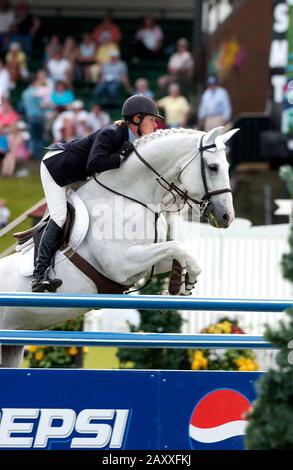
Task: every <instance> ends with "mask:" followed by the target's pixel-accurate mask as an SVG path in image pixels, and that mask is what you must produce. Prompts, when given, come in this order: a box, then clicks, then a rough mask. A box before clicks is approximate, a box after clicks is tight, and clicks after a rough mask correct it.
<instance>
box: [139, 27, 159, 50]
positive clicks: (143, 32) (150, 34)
mask: <svg viewBox="0 0 293 470" xmlns="http://www.w3.org/2000/svg"><path fill="white" fill-rule="evenodd" d="M163 38H164V36H163V33H162V30H161V28H160V26H154V27H153V28H152V29H146V28H145V29H140V30H139V31H137V33H136V35H135V39H137V40H139V41H141V42H142V43H143V44H144V45H145V47H146V48H147V49H150V50H151V51H156V50H157V47H158V44H160V43H161V41H162V40H163Z"/></svg>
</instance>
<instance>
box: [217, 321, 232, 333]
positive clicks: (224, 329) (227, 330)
mask: <svg viewBox="0 0 293 470" xmlns="http://www.w3.org/2000/svg"><path fill="white" fill-rule="evenodd" d="M219 326H220V328H221V330H222V333H231V323H229V322H228V321H227V320H226V321H223V322H222V323H219Z"/></svg>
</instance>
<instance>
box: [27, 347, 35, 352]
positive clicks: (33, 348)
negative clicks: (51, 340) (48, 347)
mask: <svg viewBox="0 0 293 470" xmlns="http://www.w3.org/2000/svg"><path fill="white" fill-rule="evenodd" d="M27 350H28V351H29V352H31V353H34V352H36V350H37V346H28V348H27Z"/></svg>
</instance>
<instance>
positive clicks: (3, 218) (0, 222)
mask: <svg viewBox="0 0 293 470" xmlns="http://www.w3.org/2000/svg"><path fill="white" fill-rule="evenodd" d="M9 217H10V210H9V209H8V207H6V206H3V207H1V206H0V229H1V228H3V227H5V225H7V224H8V221H9Z"/></svg>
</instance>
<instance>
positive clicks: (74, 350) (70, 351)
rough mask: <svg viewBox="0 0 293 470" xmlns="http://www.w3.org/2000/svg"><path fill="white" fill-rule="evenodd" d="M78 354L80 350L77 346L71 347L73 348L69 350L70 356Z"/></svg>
mask: <svg viewBox="0 0 293 470" xmlns="http://www.w3.org/2000/svg"><path fill="white" fill-rule="evenodd" d="M77 353H78V350H77V348H76V347H75V346H71V348H69V349H68V354H69V356H76V354H77Z"/></svg>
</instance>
